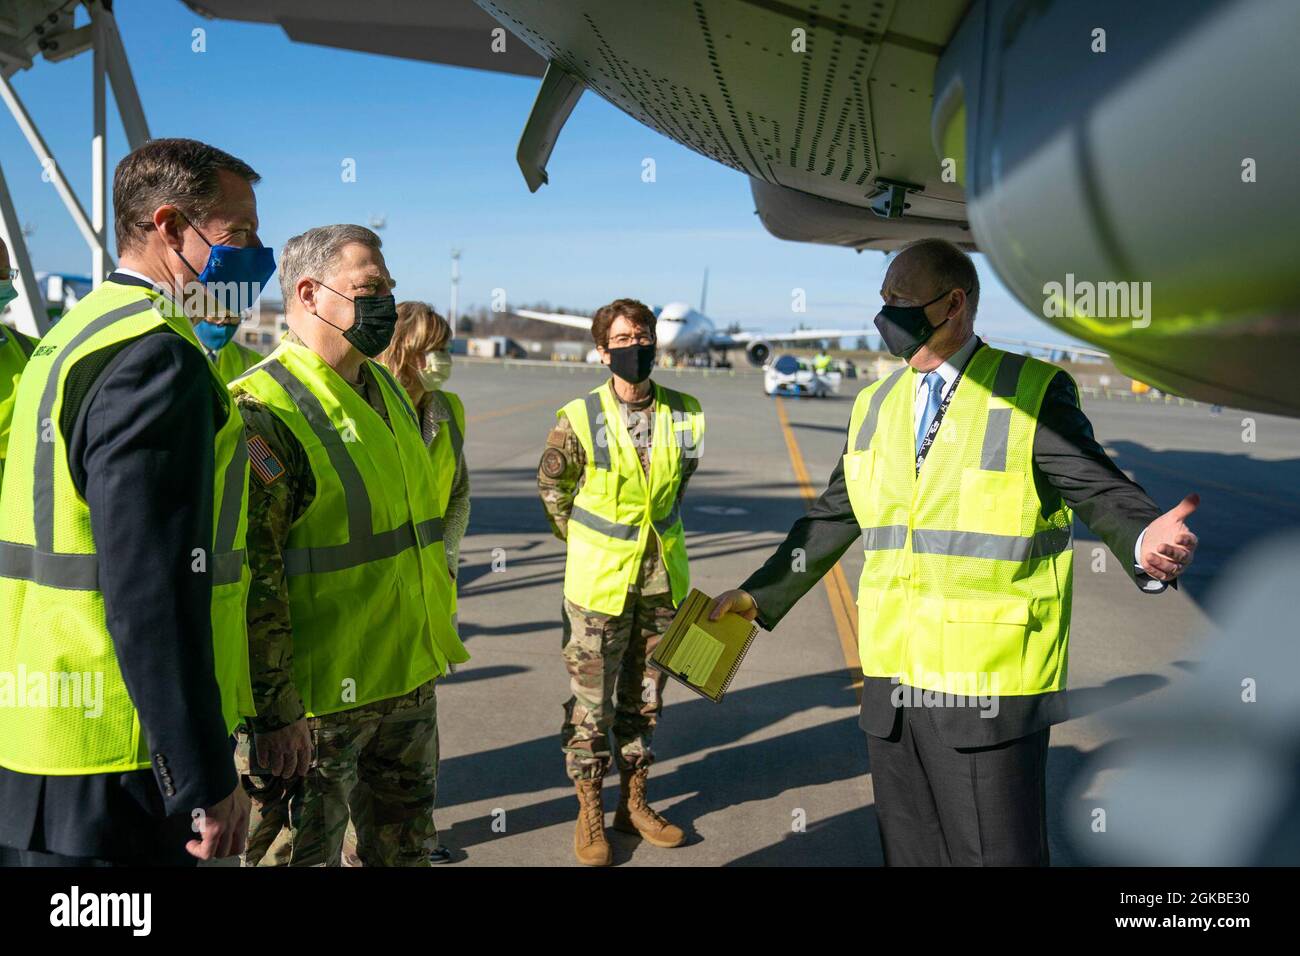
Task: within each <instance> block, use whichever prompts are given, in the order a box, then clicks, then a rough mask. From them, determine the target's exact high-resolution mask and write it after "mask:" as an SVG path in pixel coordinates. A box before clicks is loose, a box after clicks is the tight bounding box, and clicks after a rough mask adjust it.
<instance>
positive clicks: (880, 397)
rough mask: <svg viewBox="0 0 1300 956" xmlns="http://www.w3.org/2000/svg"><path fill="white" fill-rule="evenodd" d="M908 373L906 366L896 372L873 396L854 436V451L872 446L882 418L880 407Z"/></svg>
mask: <svg viewBox="0 0 1300 956" xmlns="http://www.w3.org/2000/svg"><path fill="white" fill-rule="evenodd" d="M906 371H907V366H906V365H904V366H903V367H902V368H900V369H898V370H896V371H894V372H893V373H891V374H890V376H889V378H887V379H885V382H884V384H883V385H881V386H880V387H879V388H877V389H876V390H875V391H874V392H873V393H872V394H871V404H870V405H868V406H867V417H866V418H864V419H863V420H862V425H861V427H860V428H858V433H857V434H856V435H855V436H853V450H854V451H863V450H864V449H865V448H867V446H869V445H870V444H871V436H872V435H874V434H875V433H876V422H877V421H878V420H879V418H880V406H881V405H883V404H884V403H885V396H886V395H888V394H889V392H890V390H891V389H893V387H894V386H895V385H897V384H898V380H899V379H900V378H902V377H903V373H904V372H906Z"/></svg>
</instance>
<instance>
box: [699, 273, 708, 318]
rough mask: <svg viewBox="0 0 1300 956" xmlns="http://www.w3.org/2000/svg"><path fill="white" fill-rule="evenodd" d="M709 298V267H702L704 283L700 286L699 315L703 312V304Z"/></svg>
mask: <svg viewBox="0 0 1300 956" xmlns="http://www.w3.org/2000/svg"><path fill="white" fill-rule="evenodd" d="M708 299H709V267H708V266H705V267H704V285H703V286H701V288H700V315H703V314H704V305H705V303H706V302H707V301H708Z"/></svg>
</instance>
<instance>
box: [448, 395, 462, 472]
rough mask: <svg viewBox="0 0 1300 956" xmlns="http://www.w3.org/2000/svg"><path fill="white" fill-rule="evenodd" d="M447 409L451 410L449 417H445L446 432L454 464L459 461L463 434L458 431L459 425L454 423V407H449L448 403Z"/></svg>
mask: <svg viewBox="0 0 1300 956" xmlns="http://www.w3.org/2000/svg"><path fill="white" fill-rule="evenodd" d="M448 409H449V410H450V411H451V417H449V418H448V419H447V433H448V434H449V435H450V436H451V460H452V463H453V464H454V463H455V462H458V461H460V453H461V449H463V448H464V447H465V436H464V435H462V434H461V433H460V427H459V426H458V425H457V424H456V409H454V408H451V404H450V403H448Z"/></svg>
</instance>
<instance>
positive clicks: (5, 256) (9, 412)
mask: <svg viewBox="0 0 1300 956" xmlns="http://www.w3.org/2000/svg"><path fill="white" fill-rule="evenodd" d="M17 278H18V274H17V272H16V271H14V270H13V269H12V268H10V266H9V247H8V246H6V245H5V243H4V240H3V239H0V313H3V312H4V310H5V307H6V306H8V305H9V303H10V302H12V301H13V300H14V299H16V298H18V290H17V289H16V288H15V287H14V280H15V279H17ZM35 347H36V343H35V342H34V341H33V340H31V339H29V338H28V337H27V336H25V335H23V334H22V333H21V332H19V331H18V330H16V329H14V328H13V327H12V326H7V325H5V324H4V323H3V322H0V478H3V477H4V466H5V452H6V450H7V449H8V447H9V421H10V419H11V418H12V417H13V411H14V394H15V393H16V392H17V390H18V379H19V377H20V376H21V375H22V372H23V368H24V366H26V365H27V359H28V358H30V357H31V354H32V350H33V349H34V348H35Z"/></svg>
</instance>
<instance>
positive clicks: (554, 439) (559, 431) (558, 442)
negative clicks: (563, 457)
mask: <svg viewBox="0 0 1300 956" xmlns="http://www.w3.org/2000/svg"><path fill="white" fill-rule="evenodd" d="M546 444H548V445H550V446H551V447H552V448H563V447H564V429H563V428H561V427H560V426H559V425H556V426H555V427H554V428H552V429H551V430H550V432H549V433H548V434H547V436H546Z"/></svg>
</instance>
